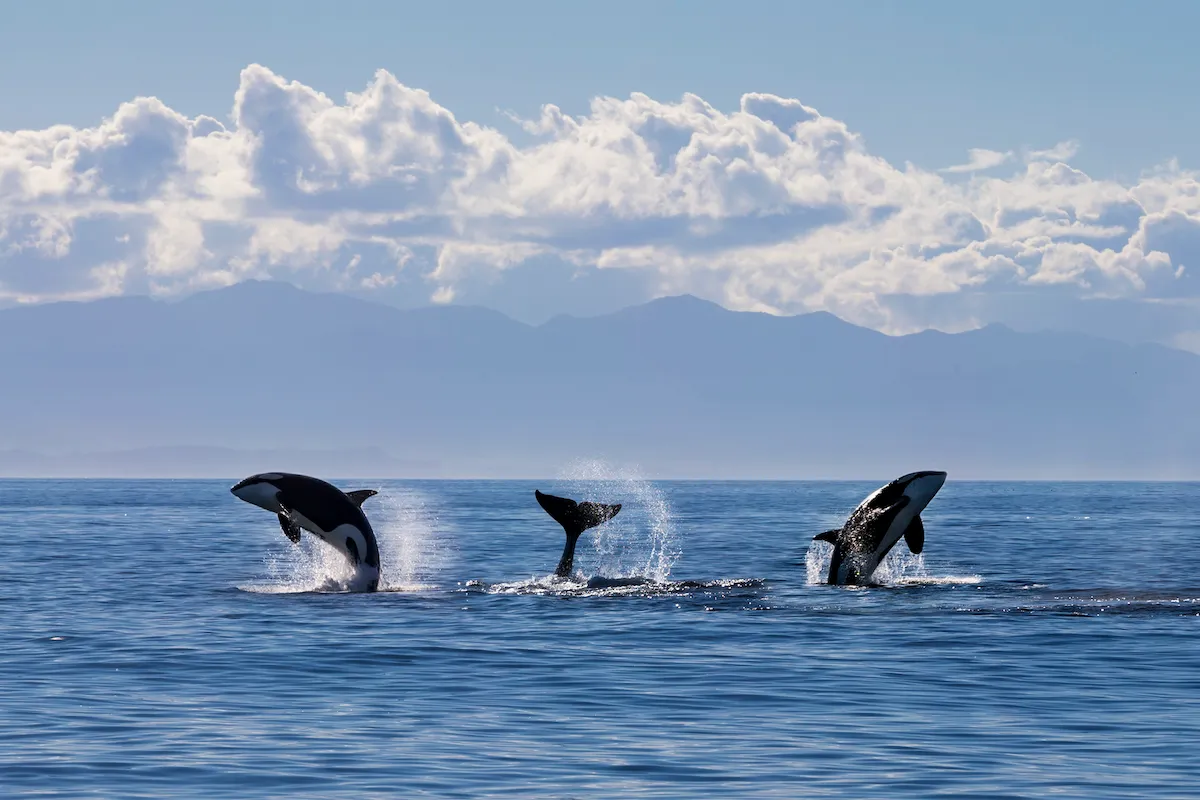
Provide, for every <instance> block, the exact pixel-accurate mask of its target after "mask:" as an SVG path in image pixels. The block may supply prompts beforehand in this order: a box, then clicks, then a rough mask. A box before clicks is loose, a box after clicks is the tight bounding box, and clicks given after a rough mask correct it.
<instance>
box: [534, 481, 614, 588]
mask: <svg viewBox="0 0 1200 800" xmlns="http://www.w3.org/2000/svg"><path fill="white" fill-rule="evenodd" d="M533 496H534V497H536V498H537V501H538V505H540V506H541V507H542V508H544V509H545V510H546V513H547V514H549V515H550V516H551V517H552V518H553V519H554V521H555V522H557V523H558V524H559V525H562V527H563V530H564V531H565V532H566V534H567V543H566V546H564V547H563V552H562V558H560V559H559V560H558V566H557V567H555V569H554V574H555V575H556V576H557V577H560V578H565V577H567V576H568V575H570V574H571V568H572V567H573V566H574V565H575V543H576V542H578V541H579V537H580V535H581V534H582V533H583V532H584V531H586V530H588V529H589V528H594V527H596V526H597V525H602V524H604V523H605V522H608V521H609V520H610V519H612V518H613V517H615V516H616V515H617V512H619V511H620V510H621V504H620V503H617V504H616V505H611V506H610V505H603V504H601V503H593V502H590V501H585V502H583V503H576V502H575V501H574V500H570V499H568V498H566V497H555V496H554V495H552V494H542V493H541V492H539V491H538V490H536V489H535V490H534V491H533Z"/></svg>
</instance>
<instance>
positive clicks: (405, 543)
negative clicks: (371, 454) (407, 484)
mask: <svg viewBox="0 0 1200 800" xmlns="http://www.w3.org/2000/svg"><path fill="white" fill-rule="evenodd" d="M372 500H377V501H379V502H378V503H377V505H376V507H375V508H374V509H372V511H371V527H372V528H374V529H375V538H376V540H377V541H378V542H379V560H380V568H381V569H380V572H381V575H380V581H379V589H380V591H388V592H403V591H410V592H411V591H421V590H423V589H430V588H434V582H435V579H436V576H437V575H438V574H439V573H440V572H441V571H442V570H444V569H445V568H446V567H447V565H448V563H449V559H450V553H451V549H452V548H451V546H450V542H449V541H448V539H447V537H446V535H445V533H444V531H443V530H442V528H441V525H440V521H439V520H438V517H437V514H435V513H434V512H433V511H432V510H431V509H430V503H429V502H428V499H427V498H426V497H425V495H424V494H422V493H421V492H419V491H417V490H415V489H410V488H396V489H388V490H387V491H386V493H381V494H379V495H377V496H376V497H374V498H372Z"/></svg>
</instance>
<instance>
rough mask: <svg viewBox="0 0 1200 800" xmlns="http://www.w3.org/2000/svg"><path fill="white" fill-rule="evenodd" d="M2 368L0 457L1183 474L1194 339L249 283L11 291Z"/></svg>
mask: <svg viewBox="0 0 1200 800" xmlns="http://www.w3.org/2000/svg"><path fill="white" fill-rule="evenodd" d="M0 375H3V387H4V388H3V391H2V392H0V474H6V475H26V474H139V473H140V474H148V475H154V474H159V473H162V474H172V475H190V474H195V475H206V474H218V475H222V476H227V475H231V474H240V473H241V472H246V471H248V470H249V467H250V465H251V464H256V463H260V462H261V468H262V469H289V468H293V467H295V465H296V464H300V463H303V464H304V465H305V467H304V468H305V469H309V470H312V471H324V472H337V473H341V474H352V473H356V472H359V471H358V470H353V469H352V468H353V467H354V465H355V464H358V463H361V464H368V465H370V466H369V469H366V470H365V471H364V472H363V473H359V474H367V473H374V474H379V475H381V476H383V475H385V474H387V475H399V476H412V477H421V476H430V477H436V476H456V475H462V476H472V475H479V476H487V475H512V476H527V475H537V476H545V475H552V474H554V473H556V472H557V471H558V470H559V469H560V468H561V467H562V466H564V465H565V464H566V463H567V462H570V461H572V460H574V459H577V458H604V459H607V460H610V461H612V462H614V463H620V464H639V465H640V466H641V467H642V469H643V470H644V471H645V472H646V473H647V474H650V475H660V476H678V477H691V476H695V477H880V478H884V477H888V476H891V475H894V474H898V473H900V472H904V471H908V470H910V469H916V468H922V469H924V468H938V469H947V470H949V471H950V472H951V475H952V477H970V476H978V477H1030V478H1037V477H1080V478H1087V477H1118V478H1119V477H1145V478H1157V477H1187V478H1200V446H1198V445H1200V422H1198V421H1197V415H1196V413H1195V411H1194V409H1195V408H1196V405H1197V398H1200V357H1197V356H1195V355H1191V354H1189V353H1185V352H1182V351H1177V350H1171V349H1168V348H1164V347H1160V346H1154V345H1142V346H1130V345H1126V344H1120V343H1116V342H1110V341H1107V340H1103V339H1096V338H1089V337H1084V336H1079V335H1071V334H1057V333H1056V334H1050V333H1043V334H1023V333H1015V332H1013V331H1011V330H1008V329H1006V328H1003V327H999V326H991V327H988V328H984V329H981V330H977V331H972V332H968V333H962V334H956V335H948V334H941V333H936V332H926V333H921V334H916V335H912V336H902V337H889V336H884V335H882V334H879V333H876V332H873V331H870V330H867V329H864V328H859V327H856V326H853V325H850V324H848V323H845V322H842V321H841V320H839V319H837V318H836V317H833V316H830V315H828V314H824V313H819V314H809V315H803V316H796V317H773V316H769V315H765V314H751V313H736V312H731V311H727V310H724V309H722V308H720V307H719V306H716V305H713V304H711V303H707V302H704V301H701V300H697V299H695V298H692V297H674V298H665V299H661V300H657V301H654V302H651V303H648V304H645V305H642V306H636V307H633V308H627V309H624V310H622V311H619V312H617V313H614V314H609V315H605V316H601V317H594V318H587V319H577V318H570V317H559V318H556V319H554V320H551V321H550V322H548V323H546V324H544V325H542V326H539V327H529V326H527V325H523V324H521V323H518V322H514V321H512V320H510V319H508V318H507V317H504V316H503V315H501V314H498V313H496V312H492V311H487V310H484V309H479V308H465V307H456V306H448V307H439V308H425V309H420V310H412V311H402V310H398V309H395V308H391V307H388V306H383V305H378V304H374V303H370V302H365V301H362V300H356V299H352V298H348V297H344V296H338V295H325V294H311V293H307V292H303V291H301V290H299V289H296V288H294V287H292V286H289V285H287V284H279V283H260V282H250V283H244V284H239V285H237V286H234V287H231V288H229V289H223V290H219V291H213V292H206V293H202V294H198V295H194V296H192V297H189V298H187V299H184V300H182V301H179V302H174V303H166V302H157V301H152V300H149V299H146V298H124V299H114V300H101V301H97V302H93V303H57V304H53V305H44V306H32V307H21V308H14V309H9V310H5V311H0ZM197 447H201V448H204V449H201V450H197V449H194V448H197ZM338 454H341V455H338ZM235 466H236V467H237V472H231V471H230V470H232V469H233V468H234V467H235ZM322 468H324V469H322Z"/></svg>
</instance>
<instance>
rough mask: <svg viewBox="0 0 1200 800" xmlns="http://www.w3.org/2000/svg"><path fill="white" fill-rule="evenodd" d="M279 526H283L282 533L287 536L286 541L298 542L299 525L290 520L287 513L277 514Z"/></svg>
mask: <svg viewBox="0 0 1200 800" xmlns="http://www.w3.org/2000/svg"><path fill="white" fill-rule="evenodd" d="M279 527H280V528H283V535H284V536H286V537H288V541H290V542H291V543H292V544H300V526H299V525H297V524H296V523H294V522H292V520H291V518H290V517H288V515H287V514H280V515H279Z"/></svg>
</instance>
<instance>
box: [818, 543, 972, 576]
mask: <svg viewBox="0 0 1200 800" xmlns="http://www.w3.org/2000/svg"><path fill="white" fill-rule="evenodd" d="M831 558H833V545H831V544H829V543H828V542H818V541H815V540H814V541H811V542H809V545H808V552H807V553H805V555H804V566H805V570H806V579H807V582H808V584H809V585H810V586H817V585H821V584H824V583H825V579H826V578H828V577H829V561H830V559H831ZM871 578H872V580H873V581H874V582H875V583H880V584H883V585H885V586H935V585H959V584H976V583H980V582H981V580H982V578H980V576H978V575H931V574H929V570H928V569H927V568H926V566H925V556H924V554H921V555H915V554H913V553H911V552H909V551H908V550H907V549H906V548H905V547H904V546H903V545H900V546H898V547H893V548H892V549H891V552H889V553H888V554H887V556H885V557H884V559H883V561H882V562H880V564H879V566H878V567H876V568H875V572H874V574H873V575H872V576H871Z"/></svg>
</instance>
